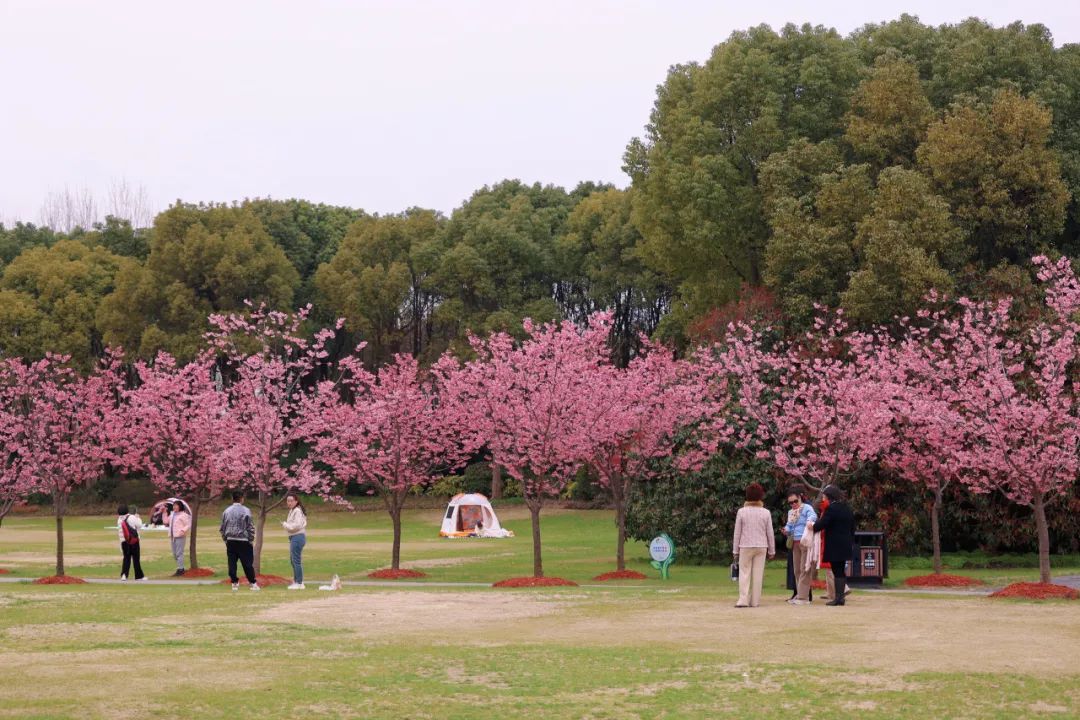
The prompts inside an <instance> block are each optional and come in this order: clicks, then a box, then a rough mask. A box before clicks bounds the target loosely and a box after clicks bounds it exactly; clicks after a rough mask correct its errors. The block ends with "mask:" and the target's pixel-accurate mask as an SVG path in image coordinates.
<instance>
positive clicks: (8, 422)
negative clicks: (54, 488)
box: [0, 361, 31, 525]
mask: <svg viewBox="0 0 1080 720" xmlns="http://www.w3.org/2000/svg"><path fill="white" fill-rule="evenodd" d="M11 362H13V361H7V362H4V363H2V364H0V525H2V524H3V522H4V518H5V517H7V515H8V513H9V512H11V509H12V508H13V507H15V503H16V502H19V501H20V500H22V499H24V498H25V497H26V496H27V495H28V494H29V492H30V491H31V488H30V486H29V483H27V482H26V476H25V474H24V473H23V472H22V467H23V464H22V454H23V453H24V450H23V448H22V442H23V431H22V422H21V419H20V417H19V415H18V413H17V412H15V410H16V408H17V406H18V405H17V402H16V398H17V397H18V393H17V392H16V378H17V377H18V375H17V374H16V373H14V372H12V368H11Z"/></svg>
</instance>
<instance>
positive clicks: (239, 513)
mask: <svg viewBox="0 0 1080 720" xmlns="http://www.w3.org/2000/svg"><path fill="white" fill-rule="evenodd" d="M221 539H222V540H224V541H225V553H226V555H227V556H228V558H229V580H231V581H232V589H233V590H234V591H236V590H239V589H240V579H239V578H238V577H237V576H236V561H237V560H239V561H240V564H241V565H242V566H243V568H244V576H245V577H246V578H247V581H248V586H249V587H251V589H252V590H258V589H259V583H258V582H257V581H256V579H255V550H254V548H253V547H252V546H251V544H252V543H253V542H255V523H254V522H252V520H251V511H250V510H248V509H247V507H246V506H245V505H244V493H242V492H239V491H234V492H233V494H232V505H230V506H229V507H227V508H225V512H223V513H221Z"/></svg>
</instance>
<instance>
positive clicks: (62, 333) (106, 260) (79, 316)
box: [0, 240, 134, 368]
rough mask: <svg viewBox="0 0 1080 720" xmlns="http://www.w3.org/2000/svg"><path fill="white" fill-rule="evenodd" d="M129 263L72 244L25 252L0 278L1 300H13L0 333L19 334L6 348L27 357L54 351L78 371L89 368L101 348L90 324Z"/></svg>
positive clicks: (100, 250)
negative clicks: (16, 348)
mask: <svg viewBox="0 0 1080 720" xmlns="http://www.w3.org/2000/svg"><path fill="white" fill-rule="evenodd" d="M131 264H134V261H133V260H130V259H128V258H122V257H119V256H117V255H113V254H112V253H110V252H109V251H108V250H106V249H105V248H103V247H100V246H98V247H93V248H90V247H87V246H86V245H85V244H84V243H82V242H79V241H77V240H61V241H59V242H57V243H56V244H54V245H52V246H51V247H47V248H46V247H40V246H39V247H33V248H30V249H28V250H25V251H24V252H23V253H22V254H20V255H19V256H18V257H16V258H15V259H14V260H12V261H11V263H10V264H9V265H8V266H7V267H5V268H4V274H3V278H2V279H0V288H3V290H5V291H7V294H6V295H5V300H7V301H10V302H12V308H10V309H9V311H8V312H5V313H4V322H5V325H4V328H3V329H4V330H5V331H6V332H10V333H13V334H17V335H18V336H19V341H17V342H12V343H10V346H11V347H12V348H13V349H14V348H15V347H18V348H19V354H20V355H25V356H28V357H41V356H43V355H44V354H45V353H46V352H54V353H60V354H64V355H71V357H72V360H73V362H75V363H76V364H78V365H79V366H81V367H83V368H87V367H89V366H90V365H92V364H93V361H94V359H96V358H97V357H99V356H100V354H101V351H102V349H103V348H102V344H101V337H100V334H99V332H98V329H97V326H96V323H95V315H96V313H97V310H98V306H99V305H100V304H101V302H102V300H103V298H104V297H105V296H106V295H107V294H109V293H110V292H112V290H113V287H114V280H115V277H116V275H117V274H118V273H119V272H120V271H121V270H122V269H123V268H125V267H126V266H128V265H131ZM31 338H33V340H31Z"/></svg>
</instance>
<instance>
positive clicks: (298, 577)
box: [281, 492, 307, 590]
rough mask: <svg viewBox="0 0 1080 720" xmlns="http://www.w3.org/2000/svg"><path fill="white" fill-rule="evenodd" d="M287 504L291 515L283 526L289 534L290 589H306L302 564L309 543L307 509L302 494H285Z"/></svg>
mask: <svg viewBox="0 0 1080 720" xmlns="http://www.w3.org/2000/svg"><path fill="white" fill-rule="evenodd" d="M285 505H287V506H288V508H289V515H288V516H287V517H286V518H285V522H283V523H281V526H282V527H283V528H285V532H287V533H288V534H289V561H290V562H291V563H292V577H293V581H292V585H290V586H289V589H290V590H303V589H304V566H303V565H302V564H301V555H302V554H303V552H304V546H305V545H307V511H306V510H304V504H303V503H302V502H300V496H299V495H297V494H296V493H294V492H290V493H289V494H288V495H286V496H285Z"/></svg>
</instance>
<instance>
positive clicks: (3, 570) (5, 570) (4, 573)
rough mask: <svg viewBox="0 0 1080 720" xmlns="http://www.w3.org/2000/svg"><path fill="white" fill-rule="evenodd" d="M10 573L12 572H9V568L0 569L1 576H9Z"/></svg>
mask: <svg viewBox="0 0 1080 720" xmlns="http://www.w3.org/2000/svg"><path fill="white" fill-rule="evenodd" d="M10 572H11V571H10V570H8V569H7V568H0V575H7V574H8V573H10Z"/></svg>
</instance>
